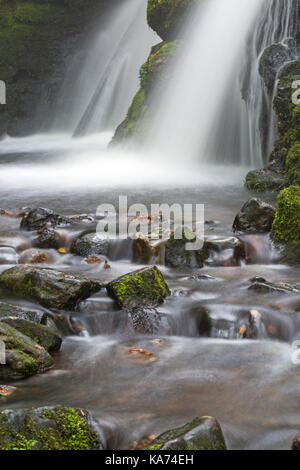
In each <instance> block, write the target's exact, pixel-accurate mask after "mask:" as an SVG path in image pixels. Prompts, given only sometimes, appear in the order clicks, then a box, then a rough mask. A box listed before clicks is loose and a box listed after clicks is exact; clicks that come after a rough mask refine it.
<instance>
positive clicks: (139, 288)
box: [106, 266, 170, 308]
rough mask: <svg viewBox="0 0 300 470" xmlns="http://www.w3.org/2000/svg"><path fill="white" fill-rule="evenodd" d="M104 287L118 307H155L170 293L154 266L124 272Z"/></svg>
mask: <svg viewBox="0 0 300 470" xmlns="http://www.w3.org/2000/svg"><path fill="white" fill-rule="evenodd" d="M106 288H107V292H108V295H110V296H111V297H112V298H113V299H114V300H115V301H116V302H117V304H118V306H119V307H120V308H128V307H131V308H132V307H137V306H146V307H156V306H157V305H159V304H160V303H162V302H163V301H164V299H165V298H166V297H168V295H170V290H169V287H168V285H167V283H166V282H165V280H164V278H163V275H162V273H161V272H160V270H159V269H158V268H157V267H156V266H150V267H147V268H142V269H139V270H137V271H133V272H132V273H129V274H125V275H124V276H121V277H119V278H117V279H114V280H113V281H111V282H110V283H109V284H108V285H107V286H106Z"/></svg>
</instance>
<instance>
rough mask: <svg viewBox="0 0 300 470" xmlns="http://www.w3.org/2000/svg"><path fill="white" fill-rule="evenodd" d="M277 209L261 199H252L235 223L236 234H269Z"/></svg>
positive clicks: (244, 206) (245, 205)
mask: <svg viewBox="0 0 300 470" xmlns="http://www.w3.org/2000/svg"><path fill="white" fill-rule="evenodd" d="M274 218H275V209H274V207H273V206H271V205H270V204H267V203H265V202H263V201H261V200H260V199H256V198H251V199H249V200H248V201H247V202H246V204H244V205H243V207H242V209H241V210H240V212H239V213H238V214H237V216H236V218H235V220H234V222H233V230H234V232H245V233H267V232H270V231H271V228H272V224H273V221H274Z"/></svg>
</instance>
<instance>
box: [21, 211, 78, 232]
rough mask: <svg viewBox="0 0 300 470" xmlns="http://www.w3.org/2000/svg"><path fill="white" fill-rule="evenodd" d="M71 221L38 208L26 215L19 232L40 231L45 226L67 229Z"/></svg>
mask: <svg viewBox="0 0 300 470" xmlns="http://www.w3.org/2000/svg"><path fill="white" fill-rule="evenodd" d="M71 224H72V221H71V220H70V219H69V218H68V217H65V216H62V215H59V214H55V213H54V212H53V211H52V210H51V209H46V208H44V207H38V208H37V209H33V210H31V211H30V212H28V214H26V215H25V216H24V217H23V218H22V220H21V230H27V231H34V230H40V229H41V228H43V227H45V226H50V227H69V226H70V225H71Z"/></svg>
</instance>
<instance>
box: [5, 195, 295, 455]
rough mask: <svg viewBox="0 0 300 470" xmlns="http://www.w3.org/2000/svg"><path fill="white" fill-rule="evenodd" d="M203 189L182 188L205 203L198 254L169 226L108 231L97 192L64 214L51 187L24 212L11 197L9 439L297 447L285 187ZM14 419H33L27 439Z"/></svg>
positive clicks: (34, 444)
mask: <svg viewBox="0 0 300 470" xmlns="http://www.w3.org/2000/svg"><path fill="white" fill-rule="evenodd" d="M233 192H234V193H235V196H236V197H235V199H233V198H232V194H233ZM183 194H184V191H182V192H181V194H180V195H177V196H174V193H172V191H166V192H165V193H164V198H165V201H167V202H169V200H172V201H173V200H174V198H175V199H176V197H180V198H181V197H182V195H183ZM205 194H206V196H204V191H203V192H202V193H201V192H200V191H199V190H198V191H197V190H196V189H194V190H193V191H191V190H189V191H186V193H185V195H184V199H185V200H186V201H188V200H190V201H192V200H193V201H194V200H195V197H196V198H197V200H199V201H200V199H202V198H203V199H205V198H206V200H207V201H208V203H207V206H206V219H207V220H206V223H205V233H206V241H205V244H204V247H203V248H202V249H201V250H200V251H199V253H196V254H194V256H193V257H187V256H186V253H185V251H184V250H183V249H182V244H181V243H178V241H177V240H173V239H172V236H171V238H170V240H168V241H164V242H163V243H158V244H157V243H155V244H152V243H148V242H147V241H146V240H145V239H144V238H143V237H141V236H136V237H135V239H133V240H127V239H125V240H124V239H122V240H111V239H110V238H109V237H107V236H104V234H102V236H101V235H98V236H97V234H96V232H95V230H96V224H97V222H98V219H97V217H96V216H95V214H93V213H92V212H91V213H85V214H83V213H82V211H81V210H80V209H81V207H79V206H80V204H81V205H83V202H84V200H87V199H88V197H89V198H90V199H91V200H92V199H93V200H94V206H93V207H96V203H95V201H96V196H95V194H94V195H92V194H90V195H89V196H88V197H87V198H81V197H78V196H77V199H76V201H75V199H74V198H73V200H72V202H71V204H70V208H68V207H63V208H62V210H61V211H58V210H57V205H58V203H57V202H56V203H55V201H54V200H52V201H51V196H49V195H48V196H47V198H45V199H44V200H43V198H42V205H41V206H40V207H39V206H38V205H36V206H35V207H30V208H29V207H28V208H23V209H22V210H19V209H17V202H16V199H17V198H15V200H13V198H11V200H10V201H9V204H7V206H6V207H7V208H5V209H3V210H2V211H1V216H0V218H1V233H0V260H1V274H0V286H1V303H0V337H1V340H2V341H4V342H5V344H6V349H7V363H6V364H5V365H4V364H3V365H1V366H0V376H1V380H0V384H1V398H0V407H1V414H0V417H1V423H0V429H1V432H2V434H1V439H0V442H1V446H2V448H25V449H27V448H28V449H35V448H36V449H39V448H57V449H59V448H72V449H78V448H85V449H89V448H90V449H94V448H98V449H101V448H106V449H129V448H130V449H139V448H152V449H159V448H160V449H171V448H181V449H188V448H193V449H198V448H199V449H204V448H213V449H215V448H216V449H218V448H221V449H223V448H225V446H226V447H227V448H229V449H245V448H247V449H250V448H251V449H257V448H262V449H266V448H272V449H273V448H278V449H287V448H290V447H291V445H292V441H293V438H294V437H295V435H296V434H297V430H298V428H299V422H300V418H299V412H298V395H297V389H298V382H299V379H298V377H299V375H298V370H299V366H298V365H297V364H296V363H295V352H294V350H293V347H292V343H293V342H294V341H296V340H298V338H299V331H300V318H299V312H298V309H299V306H300V282H299V269H298V267H297V266H288V265H286V264H283V262H282V260H281V254H280V250H278V249H277V248H276V247H275V245H274V244H273V243H272V242H271V240H270V236H269V230H270V227H271V225H272V220H273V218H274V210H273V209H272V203H273V202H274V195H272V194H270V195H269V196H267V195H266V197H265V198H264V200H265V201H266V202H264V203H263V204H261V203H260V202H259V201H258V200H257V199H250V200H249V201H248V203H247V204H245V203H246V201H247V199H248V198H249V196H250V195H249V194H247V192H246V191H245V190H242V189H240V188H239V187H232V186H228V187H226V186H225V187H224V189H223V198H222V203H220V201H219V197H218V195H216V193H215V190H214V188H210V189H209V188H206V189H205ZM161 196H162V193H161V192H157V194H155V192H153V191H152V193H151V195H150V194H148V195H147V196H146V197H148V198H149V199H148V200H149V201H151V202H152V201H153V200H155V199H157V198H159V197H161ZM97 197H99V195H97ZM102 197H103V196H102ZM132 197H136V195H132ZM65 200H66V199H65ZM70 201H71V199H70ZM74 201H75V204H74ZM80 201H82V202H80ZM24 202H25V203H29V202H30V201H27V200H26V201H24ZM50 202H52V204H50ZM145 202H146V201H145ZM204 202H205V201H204ZM28 205H29V204H28ZM76 205H77V208H76V210H74V209H75V207H73V206H76ZM50 206H51V208H50ZM241 208H242V210H240V209H241ZM237 214H238V216H237V217H236V215H237ZM296 362H297V361H296ZM20 379H22V380H20ZM32 408H33V409H34V411H28V410H30V409H31V410H32ZM6 409H9V410H11V411H9V412H8V411H5V410H6ZM87 410H88V411H87ZM28 413H29V415H30V416H29V417H28ZM202 416H213V417H214V418H210V419H209V420H207V418H205V419H204V418H201V417H202ZM15 420H18V422H22V420H24V423H25V422H28V421H30V423H31V424H32V429H31V430H30V429H29V431H28V428H27V429H25V428H24V429H23V430H22V429H21V432H20V434H21V437H20V436H19V437H18V439H16V438H15V435H14V431H13V429H14V422H15ZM216 420H217V421H216ZM45 423H46V427H47V429H48V431H47V435H46V436H44V435H43V432H42V430H43V429H44V426H45ZM63 423H64V424H65V426H67V429H68V432H69V434H68V435H67V438H66V439H62V436H61V434H60V429H61V425H62V424H63ZM187 423H189V424H187ZM185 425H186V426H185ZM219 426H221V428H222V430H221V428H220V427H219ZM33 428H34V429H35V432H33ZM170 429H172V430H174V431H172V433H171V434H166V435H164V434H162V433H165V431H167V430H170ZM191 429H193V430H196V431H195V432H193V433H191V434H192V435H194V436H196V437H197V438H195V439H194V440H192V441H191V440H190V437H189V436H190V433H189V432H190V430H191ZM161 434H162V436H160V435H161ZM3 435H5V436H6V437H5V439H4V438H3ZM73 435H75V436H76V438H74V439H73V440H72V439H71V437H70V436H73ZM53 436H54V437H55V438H54V437H53ZM83 436H84V437H83ZM158 436H160V437H158ZM170 436H171V437H172V439H171V437H170ZM79 442H80V443H81V444H79ZM174 442H175V443H174ZM82 443H83V444H82ZM294 445H296V444H294ZM82 446H83V447H82Z"/></svg>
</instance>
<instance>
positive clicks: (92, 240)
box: [71, 232, 110, 258]
mask: <svg viewBox="0 0 300 470" xmlns="http://www.w3.org/2000/svg"><path fill="white" fill-rule="evenodd" d="M109 246H110V242H109V238H108V236H106V235H105V234H98V233H96V232H84V233H83V234H81V235H80V236H79V237H78V238H76V239H75V240H74V241H73V243H72V246H71V252H72V253H74V254H75V255H78V256H82V257H84V258H86V257H87V256H89V255H102V256H107V255H108V253H109Z"/></svg>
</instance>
